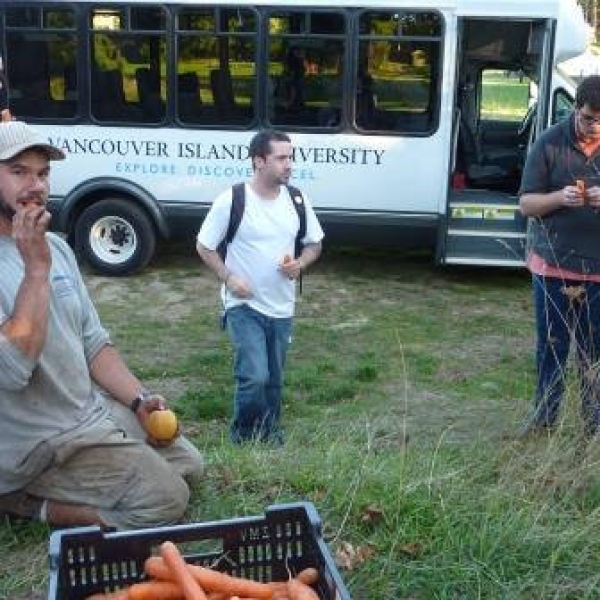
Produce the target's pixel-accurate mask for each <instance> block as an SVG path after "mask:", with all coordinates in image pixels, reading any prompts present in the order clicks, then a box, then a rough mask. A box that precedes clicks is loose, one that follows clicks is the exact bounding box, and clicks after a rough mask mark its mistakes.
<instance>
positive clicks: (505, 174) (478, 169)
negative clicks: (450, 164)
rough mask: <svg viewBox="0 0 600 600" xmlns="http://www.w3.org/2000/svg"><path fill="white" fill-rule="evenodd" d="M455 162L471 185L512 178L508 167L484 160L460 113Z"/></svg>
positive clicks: (494, 182)
mask: <svg viewBox="0 0 600 600" xmlns="http://www.w3.org/2000/svg"><path fill="white" fill-rule="evenodd" d="M457 162H458V163H459V168H460V169H461V170H462V171H463V172H465V173H466V175H467V178H468V180H469V183H470V185H471V186H473V187H487V186H492V187H494V186H498V185H503V184H504V182H506V181H507V180H509V179H512V178H513V174H512V173H511V170H510V169H509V168H506V166H503V165H502V164H501V163H495V162H493V161H488V160H486V157H485V156H484V155H483V154H482V152H481V147H480V145H479V144H478V142H477V139H476V136H475V134H474V133H473V131H472V130H471V127H470V125H469V123H468V122H467V120H466V119H465V118H464V115H463V114H462V113H461V114H460V115H459V120H458V157H457Z"/></svg>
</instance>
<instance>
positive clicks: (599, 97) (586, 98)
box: [575, 75, 600, 111]
mask: <svg viewBox="0 0 600 600" xmlns="http://www.w3.org/2000/svg"><path fill="white" fill-rule="evenodd" d="M586 104H587V105H588V106H589V107H590V108H591V109H592V110H594V111H596V110H600V75H589V76H588V77H586V78H585V79H584V80H583V81H582V82H581V83H580V84H579V86H578V87H577V93H576V94H575V106H576V107H577V108H581V107H582V106H584V105H586Z"/></svg>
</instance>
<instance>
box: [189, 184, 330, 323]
mask: <svg viewBox="0 0 600 600" xmlns="http://www.w3.org/2000/svg"><path fill="white" fill-rule="evenodd" d="M245 188H246V189H245V192H246V204H245V207H244V215H243V217H242V221H241V223H240V226H239V228H238V230H237V232H236V234H235V236H234V238H233V240H232V242H231V244H229V247H228V248H227V257H226V259H225V264H226V265H227V268H228V269H229V270H230V271H231V272H232V273H234V274H235V275H239V276H241V277H243V278H244V279H245V280H246V281H248V282H249V283H250V286H251V288H252V292H253V293H252V296H251V297H250V298H238V297H236V296H234V295H233V294H231V292H229V290H227V289H226V288H225V286H223V287H222V289H221V296H222V299H223V306H224V307H225V309H229V308H232V307H233V306H237V305H239V304H247V305H248V306H250V307H251V308H253V309H254V310H257V311H258V312H260V313H262V314H264V315H267V316H268V317H276V318H281V317H291V316H293V314H294V301H295V281H293V280H290V279H288V278H287V277H286V276H285V275H284V274H283V273H282V272H281V271H280V269H279V267H280V264H281V262H282V261H283V257H284V256H285V255H286V254H287V255H289V256H293V255H294V242H295V240H296V234H297V233H298V228H299V226H300V223H299V218H298V214H297V212H296V209H295V208H294V207H293V205H292V199H291V198H290V195H289V193H288V191H287V188H286V187H285V186H281V187H280V191H279V196H277V198H276V199H274V200H265V199H263V198H261V197H260V196H258V195H257V194H256V193H255V192H254V190H253V189H252V187H251V186H250V185H248V184H245ZM303 198H304V204H305V207H306V236H305V237H304V238H303V240H302V242H303V243H304V244H316V243H318V242H320V241H321V240H322V239H323V230H322V229H321V226H320V225H319V222H318V221H317V217H316V215H315V213H314V211H313V209H312V207H311V205H310V204H309V202H308V200H307V199H306V196H304V194H303ZM231 202H232V190H231V189H229V190H227V191H225V192H224V193H222V194H221V195H220V196H218V197H217V199H216V200H215V201H214V203H213V205H212V207H211V209H210V211H209V213H208V215H207V216H206V219H204V222H203V223H202V227H201V228H200V231H199V233H198V242H199V243H200V244H202V245H203V246H204V247H205V248H208V249H209V250H216V249H217V247H218V246H219V244H220V243H221V241H222V240H223V239H224V238H225V235H226V233H227V227H228V225H229V215H230V211H231Z"/></svg>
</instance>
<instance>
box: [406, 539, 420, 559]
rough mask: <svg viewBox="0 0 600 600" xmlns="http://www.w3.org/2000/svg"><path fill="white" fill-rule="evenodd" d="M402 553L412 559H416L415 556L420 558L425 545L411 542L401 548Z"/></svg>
mask: <svg viewBox="0 0 600 600" xmlns="http://www.w3.org/2000/svg"><path fill="white" fill-rule="evenodd" d="M400 552H402V554H406V555H407V556H410V557H411V558H415V556H418V555H419V554H421V553H422V552H423V544H421V542H409V543H408V544H402V546H400Z"/></svg>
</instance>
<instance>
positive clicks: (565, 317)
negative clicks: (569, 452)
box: [533, 275, 600, 434]
mask: <svg viewBox="0 0 600 600" xmlns="http://www.w3.org/2000/svg"><path fill="white" fill-rule="evenodd" d="M533 298H534V304H535V318H536V336H537V348H536V366H537V388H536V408H535V415H534V419H535V422H536V424H538V425H541V426H552V425H554V423H555V422H556V419H557V417H558V412H559V409H560V404H561V401H562V397H563V395H564V391H565V376H566V373H565V369H566V365H567V358H568V356H569V350H570V347H571V343H574V344H575V352H576V364H577V369H578V373H579V380H580V388H581V389H580V393H581V412H582V417H583V419H584V423H585V428H586V432H587V433H589V434H593V433H595V432H596V430H597V429H598V425H599V424H600V404H599V401H598V375H597V365H596V362H597V361H598V359H599V358H600V330H599V328H600V284H599V283H578V282H565V281H563V280H562V279H556V278H552V277H542V276H539V275H534V276H533Z"/></svg>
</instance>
